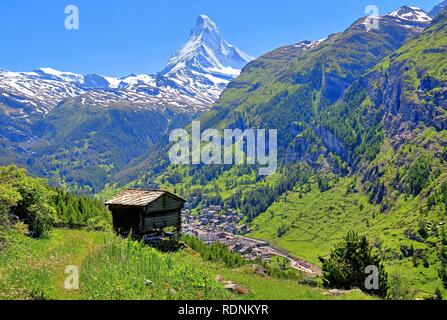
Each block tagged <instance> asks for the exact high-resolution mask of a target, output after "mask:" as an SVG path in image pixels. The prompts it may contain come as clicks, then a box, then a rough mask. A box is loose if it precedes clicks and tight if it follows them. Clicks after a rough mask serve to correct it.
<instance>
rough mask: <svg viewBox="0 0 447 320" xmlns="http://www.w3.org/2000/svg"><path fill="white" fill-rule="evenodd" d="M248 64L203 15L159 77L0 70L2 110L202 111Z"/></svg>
mask: <svg viewBox="0 0 447 320" xmlns="http://www.w3.org/2000/svg"><path fill="white" fill-rule="evenodd" d="M252 59H253V58H252V57H250V56H249V55H247V54H245V53H243V52H242V51H240V50H239V49H238V48H236V47H235V46H233V45H231V44H229V43H228V42H226V41H225V40H224V39H222V37H221V35H220V33H219V30H218V28H217V26H216V24H215V23H214V22H213V21H212V20H211V19H210V18H209V17H207V16H205V15H201V16H200V17H199V18H198V20H197V24H196V26H195V27H194V29H193V30H192V31H191V35H190V38H189V40H188V42H187V43H186V44H185V45H184V46H183V47H182V48H181V50H180V51H178V52H177V53H175V54H174V55H173V56H172V58H171V59H170V60H169V62H168V65H167V66H166V68H165V69H164V70H163V71H162V72H160V73H158V74H155V75H150V74H145V75H134V74H132V75H129V76H127V77H123V78H114V77H107V76H102V75H98V74H89V75H85V76H84V75H79V74H75V73H71V72H62V71H58V70H55V69H52V68H41V69H38V70H35V71H32V72H9V71H6V70H0V107H3V109H5V113H7V114H8V115H10V116H12V117H14V118H30V117H36V116H39V115H40V116H42V115H45V114H47V113H49V112H50V111H51V110H52V109H53V108H54V107H55V106H56V105H57V104H59V103H60V102H61V101H63V100H64V99H72V100H76V101H77V102H79V103H80V104H81V105H82V104H88V105H89V106H95V105H97V106H100V107H107V106H109V105H121V106H126V105H131V106H135V105H136V106H138V107H144V108H163V107H165V108H171V109H173V110H175V111H180V112H197V111H204V110H207V109H209V108H211V106H212V104H213V103H214V102H215V101H216V100H217V98H218V97H219V95H220V94H221V92H222V91H223V90H224V89H225V87H226V85H227V84H228V83H229V82H230V81H231V80H232V79H234V78H235V77H236V76H238V75H239V73H240V70H241V68H242V67H244V66H245V64H247V63H248V62H249V61H251V60H252Z"/></svg>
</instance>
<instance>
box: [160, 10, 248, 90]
mask: <svg viewBox="0 0 447 320" xmlns="http://www.w3.org/2000/svg"><path fill="white" fill-rule="evenodd" d="M253 59H254V58H253V57H251V56H249V55H248V54H246V53H244V52H242V51H241V50H239V49H238V48H236V47H235V46H233V45H231V44H229V43H228V42H227V41H225V40H224V39H222V36H221V34H220V32H219V29H218V28H217V26H216V24H215V23H214V22H213V21H212V20H211V19H210V18H209V17H208V16H205V15H201V16H199V18H198V19H197V23H196V27H195V28H194V29H193V30H192V31H191V35H190V37H189V39H188V42H187V43H186V44H185V45H184V46H183V47H182V48H181V49H180V50H179V51H178V52H177V53H176V54H174V55H173V56H172V57H171V59H170V60H169V62H168V65H167V66H166V68H165V69H164V70H163V71H162V72H161V74H162V75H164V76H167V77H168V78H171V79H173V80H179V81H180V82H183V81H184V80H185V79H183V76H184V74H185V73H186V72H187V73H189V75H191V72H192V74H195V75H197V74H200V75H204V76H205V77H207V78H209V79H210V80H211V81H214V80H216V79H214V78H218V79H221V80H220V81H218V82H225V81H228V80H231V79H233V78H234V77H235V76H237V75H239V73H240V70H241V69H242V68H243V67H244V66H245V65H246V64H247V63H248V62H250V61H252V60H253ZM209 75H211V76H212V77H209Z"/></svg>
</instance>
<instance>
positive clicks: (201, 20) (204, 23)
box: [193, 14, 219, 33]
mask: <svg viewBox="0 0 447 320" xmlns="http://www.w3.org/2000/svg"><path fill="white" fill-rule="evenodd" d="M194 30H199V31H203V30H208V31H214V32H217V33H219V28H217V25H216V23H215V22H214V21H213V20H211V19H210V17H208V16H207V15H205V14H201V15H200V16H199V17H198V18H197V22H196V28H195V29H194ZM194 30H193V31H194Z"/></svg>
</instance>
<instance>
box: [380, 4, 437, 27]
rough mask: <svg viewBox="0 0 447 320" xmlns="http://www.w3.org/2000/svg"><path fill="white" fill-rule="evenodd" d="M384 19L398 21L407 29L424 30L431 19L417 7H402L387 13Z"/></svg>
mask: <svg viewBox="0 0 447 320" xmlns="http://www.w3.org/2000/svg"><path fill="white" fill-rule="evenodd" d="M385 17H388V18H393V19H398V20H400V21H401V22H402V23H404V24H405V25H406V26H407V27H411V28H425V27H426V26H427V25H428V24H429V23H430V22H431V21H432V20H433V19H432V17H430V15H429V14H428V13H427V12H425V11H424V10H422V9H421V8H418V7H410V6H403V7H400V8H399V9H397V10H395V11H393V12H390V13H388V14H387V15H386V16H385Z"/></svg>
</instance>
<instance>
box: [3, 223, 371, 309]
mask: <svg viewBox="0 0 447 320" xmlns="http://www.w3.org/2000/svg"><path fill="white" fill-rule="evenodd" d="M6 238H7V239H6V241H5V244H6V246H5V247H4V248H3V249H2V250H1V251H0V299H27V300H28V299H95V300H99V299H100V300H103V299H110V300H115V299H125V300H127V299H132V300H141V299H143V300H158V299H212V300H216V299H217V300H222V299H224V300H228V299H247V300H249V299H261V300H270V299H290V300H307V299H315V300H322V299H370V297H368V296H366V295H364V294H363V293H360V292H358V291H352V292H348V293H346V294H343V295H341V296H338V297H332V296H330V295H328V294H327V292H326V291H324V290H323V289H319V288H311V287H307V286H303V285H299V284H298V283H297V282H296V281H290V280H281V279H276V278H272V277H262V276H259V275H256V274H254V273H253V272H252V271H251V268H249V267H247V266H246V267H243V268H240V269H229V268H225V267H224V266H222V265H219V264H215V263H211V262H204V261H203V260H202V259H201V257H200V256H198V255H194V254H191V253H189V252H187V251H180V252H177V253H169V254H163V253H160V252H158V251H155V250H153V249H151V248H148V247H145V246H141V245H140V244H138V243H135V242H131V241H126V240H122V239H120V238H117V237H115V236H114V235H113V234H110V233H97V232H87V231H76V230H62V229H58V230H54V231H53V232H52V234H51V236H50V237H49V238H48V239H43V240H35V239H30V238H28V237H25V236H22V235H18V234H11V233H9V234H8V235H7V237H6ZM69 265H73V266H77V267H78V268H79V271H80V290H74V291H69V290H66V289H65V288H64V283H65V279H66V276H67V275H66V274H65V268H66V266H69ZM218 275H220V276H222V277H223V278H224V279H225V280H227V281H232V282H235V283H237V284H240V285H242V286H245V287H247V288H248V289H249V291H250V293H249V294H248V295H239V294H235V293H231V292H229V291H227V290H226V289H224V287H223V285H222V284H221V283H220V282H218V281H217V280H216V277H217V276H218ZM147 280H150V281H151V282H152V284H151V285H148V283H147Z"/></svg>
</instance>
